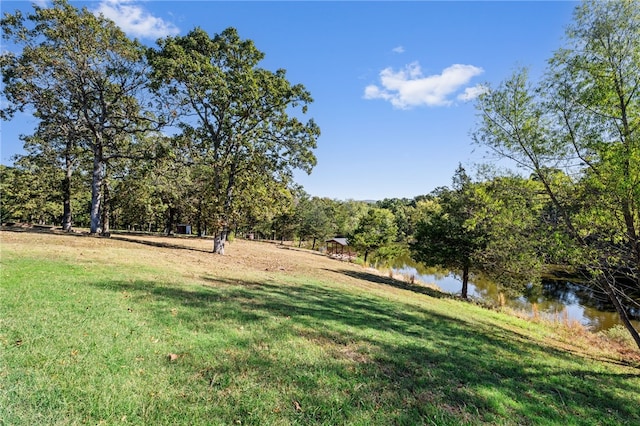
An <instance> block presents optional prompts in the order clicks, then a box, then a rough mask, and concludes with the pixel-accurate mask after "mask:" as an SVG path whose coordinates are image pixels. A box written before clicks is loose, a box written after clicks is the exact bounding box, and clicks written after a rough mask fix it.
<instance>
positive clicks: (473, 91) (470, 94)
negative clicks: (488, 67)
mask: <svg viewBox="0 0 640 426" xmlns="http://www.w3.org/2000/svg"><path fill="white" fill-rule="evenodd" d="M488 91H489V88H488V87H487V86H484V85H482V84H478V85H476V86H473V87H467V88H466V89H464V92H463V93H460V94H459V95H458V100H460V101H465V102H466V101H472V100H474V99H475V98H477V97H478V96H480V95H482V94H484V93H487V92H488Z"/></svg>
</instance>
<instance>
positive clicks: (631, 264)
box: [474, 0, 640, 347]
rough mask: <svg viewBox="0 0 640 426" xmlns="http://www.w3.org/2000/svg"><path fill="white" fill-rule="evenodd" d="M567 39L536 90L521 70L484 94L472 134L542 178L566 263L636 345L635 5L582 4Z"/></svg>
mask: <svg viewBox="0 0 640 426" xmlns="http://www.w3.org/2000/svg"><path fill="white" fill-rule="evenodd" d="M567 38H568V41H567V46H566V47H565V48H563V49H560V50H558V51H557V52H556V53H555V55H554V56H553V58H552V59H551V61H550V66H549V70H548V73H547V76H546V78H545V79H544V80H543V81H542V82H540V84H539V85H538V86H537V87H535V86H533V85H532V84H531V83H529V81H528V76H527V74H526V71H522V70H521V71H518V72H516V73H515V74H514V75H513V76H512V77H511V78H510V79H508V80H506V81H505V82H503V83H502V84H501V85H499V86H498V87H497V88H496V89H493V90H489V91H488V92H487V93H485V94H484V95H483V96H481V97H480V98H479V101H478V108H479V110H480V112H481V114H482V118H481V124H480V127H479V129H478V130H477V131H476V132H475V136H474V138H475V140H476V141H477V142H478V143H480V144H481V145H483V146H486V147H489V148H490V149H492V150H494V151H496V152H498V153H499V154H501V155H502V156H504V157H507V158H510V159H512V160H513V161H515V162H516V163H517V164H518V165H519V166H520V167H522V168H524V169H526V170H527V171H528V172H530V173H531V174H532V175H534V176H535V178H536V179H537V180H538V181H539V182H540V183H541V184H542V186H543V188H544V193H545V194H546V196H547V197H548V199H549V200H550V203H551V205H552V206H553V210H554V212H555V213H556V214H557V218H558V221H557V224H556V226H555V233H556V235H557V236H559V238H558V241H560V242H561V244H562V245H563V246H564V247H563V249H562V252H563V253H564V257H565V260H566V261H567V262H568V263H569V264H571V265H572V266H573V267H574V268H575V269H576V270H577V271H584V272H585V275H586V277H587V278H588V279H589V282H590V283H591V285H592V286H594V287H595V288H598V289H600V290H601V291H602V292H604V293H605V294H606V295H607V297H608V298H609V300H610V301H611V302H612V304H613V306H614V307H615V309H616V311H617V312H618V314H619V316H620V318H621V321H622V323H623V324H624V325H625V327H626V328H627V330H628V331H629V333H630V334H631V336H632V337H633V338H634V340H635V342H636V344H637V345H638V347H640V335H639V334H638V330H636V329H635V328H634V327H633V324H632V323H631V322H630V320H629V313H628V308H627V307H626V306H632V305H635V306H638V302H637V301H636V300H635V299H634V298H633V293H634V292H635V293H637V292H638V291H640V233H639V229H640V202H639V201H638V200H640V139H639V138H638V131H639V130H640V121H639V120H638V117H640V9H639V8H638V7H637V2H634V1H627V0H624V1H617V2H599V1H586V2H584V3H582V4H581V5H579V6H578V7H576V9H575V13H574V22H573V24H572V25H570V26H569V27H568V28H567ZM575 160H578V161H577V162H576V161H575ZM557 170H565V171H566V174H567V176H570V177H571V182H570V184H571V186H572V191H567V190H566V186H567V184H566V182H565V183H564V184H562V185H560V184H559V182H558V180H557V179H555V177H556V176H557ZM578 196H582V197H584V198H583V199H582V200H581V199H580V198H578ZM625 305H626V306H625Z"/></svg>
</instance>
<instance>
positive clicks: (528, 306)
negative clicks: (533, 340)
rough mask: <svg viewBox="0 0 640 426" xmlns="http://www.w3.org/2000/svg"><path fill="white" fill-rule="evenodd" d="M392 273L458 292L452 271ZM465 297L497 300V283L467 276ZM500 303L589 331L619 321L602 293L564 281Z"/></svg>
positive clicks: (639, 319) (639, 324)
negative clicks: (468, 278) (466, 294)
mask: <svg viewBox="0 0 640 426" xmlns="http://www.w3.org/2000/svg"><path fill="white" fill-rule="evenodd" d="M392 270H393V271H394V273H397V274H401V275H403V276H407V277H408V276H411V275H414V276H415V278H416V280H418V281H420V282H423V283H425V284H435V285H436V286H438V287H439V288H440V289H441V290H442V291H443V292H446V293H452V294H460V290H461V288H462V280H461V279H459V278H458V277H456V276H455V275H454V274H453V273H450V272H446V271H445V272H443V271H439V270H438V269H435V268H424V267H420V266H418V265H416V266H408V265H406V264H403V266H401V267H392ZM468 296H469V298H475V299H482V300H486V301H489V302H493V303H498V301H499V300H500V298H501V296H500V291H499V289H498V286H497V285H496V284H495V283H493V282H491V281H489V280H487V279H482V278H478V277H476V278H473V277H472V278H470V280H469V289H468ZM503 300H504V305H505V306H508V307H511V308H513V309H517V310H521V311H524V312H527V313H529V315H531V316H533V315H534V312H537V314H538V315H540V316H542V317H547V318H549V319H553V320H559V321H565V320H570V321H578V322H579V323H581V324H583V325H584V326H586V327H587V328H589V329H591V330H593V331H601V330H607V329H609V328H611V327H613V326H615V325H617V324H621V322H620V319H619V316H618V313H617V312H616V311H615V310H614V308H613V306H611V305H610V303H609V301H608V300H607V299H606V297H604V296H600V295H598V294H597V293H595V292H593V291H591V290H589V289H588V288H586V287H584V286H582V285H579V284H577V283H573V282H570V281H566V280H553V281H551V280H548V281H543V282H542V285H541V286H540V287H531V288H529V289H528V291H527V292H526V294H524V295H522V296H519V297H512V298H507V297H504V296H503ZM632 313H633V314H635V320H634V321H633V323H634V326H635V327H636V328H637V329H640V311H639V310H635V311H634V312H632Z"/></svg>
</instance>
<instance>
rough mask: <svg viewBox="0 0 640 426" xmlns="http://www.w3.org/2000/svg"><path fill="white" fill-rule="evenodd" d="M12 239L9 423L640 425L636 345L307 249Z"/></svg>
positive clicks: (6, 344) (1, 409)
mask: <svg viewBox="0 0 640 426" xmlns="http://www.w3.org/2000/svg"><path fill="white" fill-rule="evenodd" d="M0 244H1V246H0V247H1V256H0V266H1V271H0V273H1V275H0V278H1V281H0V425H76V424H108V425H112V424H118V425H120V424H145V425H151V424H153V425H178V424H180V425H240V424H242V425H423V424H424V425H465V424H469V425H479V424H491V425H528V424H531V425H557V424H562V425H594V424H599V425H637V424H640V361H639V359H640V354H639V353H638V352H637V351H633V350H630V349H626V350H622V349H620V348H618V347H616V346H615V345H612V344H610V343H609V342H607V341H606V340H604V339H603V338H602V337H600V336H597V335H592V334H591V333H588V332H586V331H584V330H582V329H579V328H578V327H576V326H572V327H567V326H565V325H558V324H547V323H541V322H534V321H529V320H526V319H522V318H519V317H517V316H513V315H508V314H506V313H501V312H497V311H495V310H489V309H484V308H482V307H479V306H476V305H474V304H471V303H466V302H462V301H459V300H456V299H453V298H451V297H448V296H446V295H444V294H441V293H439V292H438V291H436V290H434V289H432V288H429V287H426V286H423V285H411V284H408V283H405V282H403V281H402V280H400V279H394V278H390V277H388V276H386V275H383V274H380V273H378V272H377V271H373V270H369V269H365V268H363V267H361V266H358V265H354V264H350V263H346V262H341V261H338V260H333V259H329V258H327V257H325V256H322V255H320V254H317V253H313V252H309V251H306V250H300V249H297V248H296V247H282V246H279V245H277V244H270V243H260V242H253V241H243V240H236V241H234V242H232V243H230V244H229V246H228V247H227V254H225V256H215V255H213V254H212V253H210V251H211V245H212V242H211V240H204V239H197V238H178V237H174V238H161V237H149V236H147V237H134V236H125V235H114V236H113V237H112V238H110V239H106V238H94V237H89V236H86V235H62V234H52V233H46V232H40V233H32V232H9V231H3V232H0Z"/></svg>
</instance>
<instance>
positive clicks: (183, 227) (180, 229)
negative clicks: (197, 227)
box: [176, 223, 191, 235]
mask: <svg viewBox="0 0 640 426" xmlns="http://www.w3.org/2000/svg"><path fill="white" fill-rule="evenodd" d="M176 232H177V233H178V234H186V235H191V225H187V224H185V223H181V224H179V225H178V226H177V227H176Z"/></svg>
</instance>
